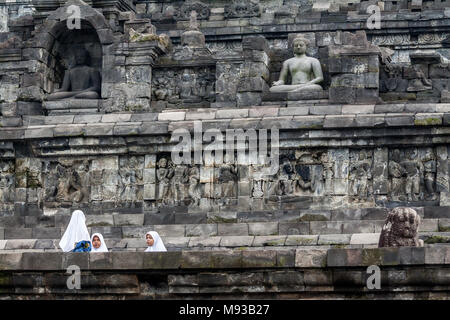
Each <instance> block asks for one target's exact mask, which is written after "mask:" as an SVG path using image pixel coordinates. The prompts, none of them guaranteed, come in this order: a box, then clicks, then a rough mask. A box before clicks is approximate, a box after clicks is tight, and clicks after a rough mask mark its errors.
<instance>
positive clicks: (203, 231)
mask: <svg viewBox="0 0 450 320" xmlns="http://www.w3.org/2000/svg"><path fill="white" fill-rule="evenodd" d="M383 224H384V220H367V221H348V220H343V221H308V222H251V223H208V224H206V223H205V224H168V225H134V226H129V225H125V226H101V225H100V226H98V225H95V224H94V225H93V224H92V223H91V222H88V224H87V225H88V231H89V232H90V233H91V234H93V233H96V232H99V233H101V234H102V235H103V236H104V237H105V238H140V239H141V238H143V237H144V236H145V234H146V233H147V232H148V231H150V230H155V231H157V232H158V233H159V234H160V235H161V236H163V237H214V236H276V235H308V234H353V233H377V232H381V228H382V226H383ZM65 228H66V226H64V227H33V228H14V227H4V228H2V227H0V239H7V240H8V239H57V238H60V237H62V235H63V234H64V231H65ZM449 230H450V219H423V220H422V222H421V225H420V227H419V231H422V232H439V231H441V232H443V231H449Z"/></svg>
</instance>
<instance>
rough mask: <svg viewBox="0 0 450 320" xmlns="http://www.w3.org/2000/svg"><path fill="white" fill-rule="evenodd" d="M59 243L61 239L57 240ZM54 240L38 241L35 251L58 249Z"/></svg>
mask: <svg viewBox="0 0 450 320" xmlns="http://www.w3.org/2000/svg"><path fill="white" fill-rule="evenodd" d="M57 241H58V242H59V239H58V240H57ZM56 248H57V247H56V246H55V244H54V240H51V239H37V240H36V243H35V244H34V247H33V249H56Z"/></svg>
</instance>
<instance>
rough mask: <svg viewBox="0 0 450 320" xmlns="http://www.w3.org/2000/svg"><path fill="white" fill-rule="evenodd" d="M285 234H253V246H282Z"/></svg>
mask: <svg viewBox="0 0 450 320" xmlns="http://www.w3.org/2000/svg"><path fill="white" fill-rule="evenodd" d="M286 237H287V236H255V239H254V240H253V244H252V246H253V247H265V246H275V247H280V246H284V243H285V241H286Z"/></svg>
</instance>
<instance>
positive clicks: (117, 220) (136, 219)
mask: <svg viewBox="0 0 450 320" xmlns="http://www.w3.org/2000/svg"><path fill="white" fill-rule="evenodd" d="M113 217H114V225H115V226H142V225H143V224H144V215H143V214H115V215H113Z"/></svg>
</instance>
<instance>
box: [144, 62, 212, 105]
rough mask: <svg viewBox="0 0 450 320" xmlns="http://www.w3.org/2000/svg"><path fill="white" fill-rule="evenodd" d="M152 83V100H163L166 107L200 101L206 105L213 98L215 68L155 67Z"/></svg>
mask: <svg viewBox="0 0 450 320" xmlns="http://www.w3.org/2000/svg"><path fill="white" fill-rule="evenodd" d="M152 83H153V85H152V96H153V99H152V100H153V101H164V102H165V103H164V106H167V107H170V106H173V107H177V106H181V105H184V104H186V103H200V102H203V105H205V106H206V103H208V102H214V100H215V70H214V69H213V68H212V67H196V68H183V69H181V70H179V69H178V70H174V69H169V68H161V69H155V70H154V73H153V79H152Z"/></svg>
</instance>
